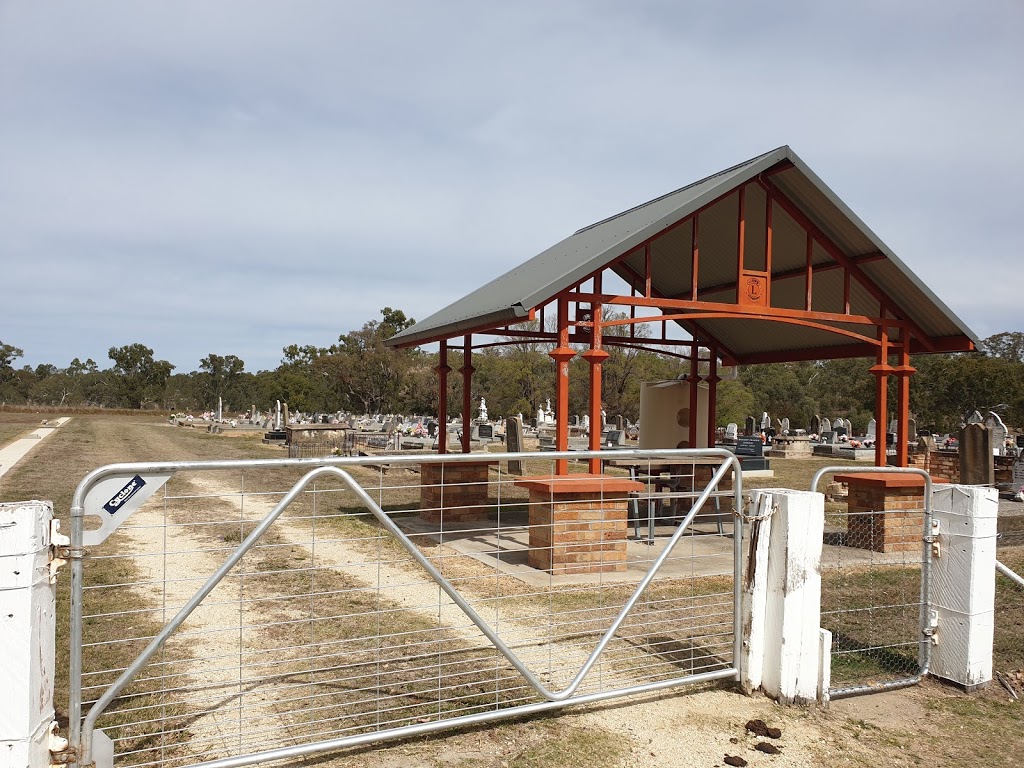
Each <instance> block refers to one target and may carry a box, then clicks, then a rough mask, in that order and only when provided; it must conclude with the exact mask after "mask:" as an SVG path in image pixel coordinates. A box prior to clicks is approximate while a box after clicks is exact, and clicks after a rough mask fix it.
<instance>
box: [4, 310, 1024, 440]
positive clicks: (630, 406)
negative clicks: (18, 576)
mask: <svg viewBox="0 0 1024 768" xmlns="http://www.w3.org/2000/svg"><path fill="white" fill-rule="evenodd" d="M380 314H381V318H380V319H379V320H370V321H368V322H366V323H365V324H364V325H363V326H362V327H361V328H359V329H357V330H354V331H350V332H349V333H344V334H341V335H340V336H339V337H338V341H337V343H335V344H332V345H331V346H329V347H316V346H311V345H299V344H292V345H289V346H287V347H285V348H284V349H283V350H282V358H281V362H280V364H279V365H278V366H277V368H275V369H273V370H264V371H258V372H250V371H247V370H246V369H245V361H244V360H242V359H241V358H239V357H238V356H236V355H232V354H223V355H222V354H217V353H213V352H211V353H209V354H208V355H207V356H206V357H203V358H202V359H201V360H200V361H199V365H198V368H197V369H196V370H195V371H191V372H188V373H184V372H176V371H175V366H173V365H172V364H171V363H169V362H168V361H166V360H159V359H157V358H156V357H155V354H154V351H153V350H152V349H151V348H149V347H147V346H146V345H145V344H142V343H134V344H128V345H126V346H123V347H111V348H110V350H109V352H108V358H109V365H108V366H107V367H105V368H101V367H100V365H99V364H98V363H97V362H96V361H94V360H92V359H86V360H85V361H82V360H80V359H79V358H75V359H74V360H72V361H71V362H70V363H69V364H68V365H67V366H66V367H63V368H60V367H58V366H56V365H52V364H43V365H38V366H36V367H35V368H32V367H31V366H27V365H26V366H22V367H20V368H18V367H16V366H15V363H16V361H17V360H18V359H19V358H20V357H22V356H23V354H24V352H23V350H21V349H19V348H17V347H15V346H13V345H11V344H5V343H3V342H2V341H0V403H3V404H8V405H25V406H45V407H57V408H60V407H64V408H75V407H89V408H128V409H153V410H164V411H171V412H197V411H198V412H201V411H205V410H211V409H213V408H215V407H216V404H217V400H218V398H223V401H224V404H225V414H228V413H243V412H245V411H247V410H248V409H249V407H250V404H255V405H256V406H257V408H260V409H266V408H268V407H269V406H270V404H271V403H273V402H274V401H275V400H282V401H285V402H287V403H288V404H289V406H290V407H291V408H292V409H293V410H299V411H304V412H324V413H328V412H334V411H339V410H340V411H349V412H354V413H374V414H376V413H403V414H414V413H418V414H436V413H437V411H438V393H437V383H436V382H437V378H436V373H435V368H436V367H437V365H438V355H437V353H431V352H425V351H423V350H418V349H407V350H396V349H393V348H391V347H389V346H387V344H386V341H387V339H389V338H390V337H391V336H393V335H395V334H396V333H398V332H400V331H402V330H404V329H405V328H407V327H409V326H410V325H412V324H413V323H414V322H415V321H414V320H413V319H412V318H410V317H406V315H405V313H404V312H402V311H401V310H398V309H392V308H391V307H385V308H384V309H382V310H381V312H380ZM610 330H618V331H619V332H622V327H621V326H620V327H618V328H617V329H610ZM507 341H508V342H509V343H508V344H507V345H506V346H499V347H490V348H486V349H483V350H479V351H476V352H474V354H473V367H474V368H475V369H476V372H475V374H474V377H473V397H474V400H475V401H478V399H479V398H480V397H481V396H483V397H486V398H487V403H488V410H489V412H490V413H491V414H492V415H493V416H514V415H516V414H517V413H522V414H524V415H525V416H527V417H529V416H530V415H531V414H534V413H536V411H537V409H538V408H539V407H541V406H543V405H544V404H545V401H546V400H547V399H548V398H552V399H553V398H554V394H555V366H554V363H553V361H552V360H551V358H550V357H548V355H547V352H548V348H547V345H544V344H538V343H533V342H527V341H522V342H520V341H517V340H513V339H509V340H507ZM606 351H607V352H609V354H610V356H609V358H608V359H607V360H606V361H605V363H604V366H603V378H602V393H603V397H604V403H603V405H604V408H605V410H606V411H607V413H608V414H609V415H610V416H611V415H616V414H622V415H623V416H624V417H626V418H627V419H630V420H634V421H635V420H636V419H637V418H638V417H639V410H640V383H641V382H644V381H658V380H664V379H673V378H677V377H679V376H683V375H686V374H687V373H688V368H689V364H688V363H687V362H686V361H684V360H680V359H679V358H676V357H672V356H668V355H660V354H657V353H655V352H649V351H645V350H639V349H634V348H630V347H619V346H608V347H607V348H606ZM676 351H681V350H676ZM911 362H912V365H913V366H914V367H915V368H916V369H917V373H916V374H915V375H914V376H913V377H912V379H911V387H910V406H911V411H912V413H913V414H914V415H915V417H916V418H917V420H918V426H919V428H924V427H931V428H932V429H934V430H936V431H941V432H947V431H953V430H955V429H957V428H958V426H959V424H960V420H961V418H962V417H963V415H964V413H966V412H969V411H971V410H974V409H978V410H980V411H982V412H983V413H984V412H985V411H987V410H995V411H997V412H998V413H999V414H1000V415H1001V416H1002V417H1003V420H1004V421H1005V422H1007V423H1008V424H1014V425H1022V424H1024V333H1021V332H1004V333H999V334H996V335H994V336H991V337H989V338H987V339H985V340H984V342H982V344H981V345H980V349H979V351H978V352H974V353H969V354H938V355H915V356H914V357H912V359H911ZM872 364H873V361H869V360H866V359H846V360H826V361H813V362H799V363H775V364H769V365H757V366H746V367H742V368H741V369H740V370H739V371H736V372H733V371H731V370H730V369H729V368H725V369H723V370H722V371H721V372H720V375H722V376H723V378H724V380H723V381H721V382H720V383H719V385H718V423H719V424H720V425H722V424H726V423H728V422H736V423H737V424H742V423H743V420H744V419H745V418H746V417H747V416H751V415H755V414H760V413H761V412H762V411H767V412H768V413H769V414H770V415H771V416H772V417H773V418H783V417H788V418H789V419H790V420H791V422H792V424H793V426H794V427H799V426H806V424H807V422H808V421H809V420H810V417H811V416H812V415H813V414H815V413H817V414H820V415H821V416H828V417H829V418H834V417H836V416H842V417H844V418H848V419H850V420H851V421H852V422H853V424H854V428H855V429H858V430H863V429H864V428H865V427H866V426H867V422H868V420H869V419H871V417H872V413H873V410H874V399H875V382H874V378H873V376H872V375H871V374H870V373H869V372H868V369H869V368H870V367H871V365H872ZM448 365H449V366H450V367H451V368H452V369H453V370H454V371H457V370H458V369H459V368H460V367H461V365H462V356H461V353H460V352H458V351H454V350H452V351H449V353H448ZM895 389H896V388H895V386H891V387H890V397H891V398H892V401H891V403H890V411H894V410H895V405H896V404H895V397H896V392H895ZM588 393H589V370H588V365H587V363H586V362H585V361H584V360H582V359H581V358H579V357H577V358H576V359H574V360H573V362H572V363H571V368H570V391H569V407H570V411H571V412H572V413H579V414H583V413H586V412H587V410H588V406H587V398H588ZM447 398H448V412H449V413H451V414H455V413H459V412H460V411H461V403H462V377H461V376H459V375H458V374H457V373H453V374H452V375H450V376H449V388H448V393H447Z"/></svg>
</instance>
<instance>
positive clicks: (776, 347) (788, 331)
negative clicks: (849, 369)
mask: <svg viewBox="0 0 1024 768" xmlns="http://www.w3.org/2000/svg"><path fill="white" fill-rule="evenodd" d="M700 324H701V325H702V326H703V327H704V328H705V329H707V332H708V333H710V334H711V335H712V336H714V337H715V338H716V339H718V340H719V341H720V342H721V343H722V344H723V345H724V346H725V347H726V348H727V349H730V350H731V351H733V352H735V353H736V354H737V355H739V356H740V357H741V358H742V357H743V355H744V354H754V353H757V354H771V353H775V352H785V351H789V350H801V349H815V348H818V347H829V346H835V347H841V346H852V345H856V344H860V343H862V342H860V341H858V340H857V339H852V338H849V337H844V336H837V335H836V334H834V333H830V332H829V331H820V330H818V329H816V328H807V327H804V326H799V325H791V324H788V323H780V322H775V321H772V320H768V319H762V318H744V319H742V320H739V319H735V320H734V319H722V320H701V321H700ZM845 325H848V324H845ZM848 327H850V328H852V329H853V330H854V332H855V333H862V334H863V333H864V332H865V326H848ZM837 356H841V355H837Z"/></svg>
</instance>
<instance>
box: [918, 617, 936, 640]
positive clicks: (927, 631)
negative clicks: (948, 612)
mask: <svg viewBox="0 0 1024 768" xmlns="http://www.w3.org/2000/svg"><path fill="white" fill-rule="evenodd" d="M921 634H922V635H924V636H925V637H927V638H928V639H929V640H931V641H932V645H938V644H939V612H938V611H929V612H928V626H926V627H924V628H922V630H921Z"/></svg>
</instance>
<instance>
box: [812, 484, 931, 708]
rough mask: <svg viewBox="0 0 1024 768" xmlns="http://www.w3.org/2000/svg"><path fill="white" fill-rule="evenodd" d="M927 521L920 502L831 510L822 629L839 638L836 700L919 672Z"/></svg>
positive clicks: (835, 640)
mask: <svg viewBox="0 0 1024 768" xmlns="http://www.w3.org/2000/svg"><path fill="white" fill-rule="evenodd" d="M904 506H906V507H910V506H912V505H911V504H905V505H904ZM923 521H924V510H923V505H920V504H919V505H918V508H917V509H913V508H904V509H901V510H880V511H875V510H870V509H861V508H858V506H857V500H856V499H854V498H852V497H851V499H850V501H849V503H848V504H847V505H839V504H830V505H829V506H828V507H827V508H826V515H825V546H824V548H823V551H822V587H821V591H822V596H821V625H822V627H823V628H824V629H827V630H829V631H831V633H832V659H831V664H832V666H831V695H832V697H833V698H836V697H838V696H841V695H843V694H844V693H848V692H853V691H858V692H860V691H862V690H867V689H871V688H883V687H887V686H890V685H894V684H897V683H900V682H901V681H905V680H908V679H912V678H915V677H916V676H918V675H919V674H920V672H921V662H920V659H919V650H920V642H921V632H922V593H921V580H922V578H923V577H924V576H923V569H922V567H921V565H922V535H923Z"/></svg>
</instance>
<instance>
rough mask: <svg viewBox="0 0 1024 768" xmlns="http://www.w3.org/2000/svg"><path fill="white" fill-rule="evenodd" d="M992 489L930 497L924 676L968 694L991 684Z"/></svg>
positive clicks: (946, 490) (945, 490)
mask: <svg viewBox="0 0 1024 768" xmlns="http://www.w3.org/2000/svg"><path fill="white" fill-rule="evenodd" d="M998 514H999V496H998V492H997V491H996V489H995V488H985V487H981V486H966V485H944V486H938V487H936V488H935V490H934V491H933V492H932V521H933V523H932V525H933V531H932V533H933V535H936V534H937V542H938V549H937V552H936V550H934V549H933V552H932V564H931V567H932V587H931V607H932V609H933V610H934V611H935V612H936V614H937V619H938V627H937V630H936V634H935V640H936V645H935V647H934V648H933V649H932V656H931V668H930V670H929V671H930V672H931V674H932V675H934V676H935V677H939V678H942V679H944V680H948V681H950V682H953V683H956V684H957V685H960V686H963V687H964V688H966V689H967V690H973V689H974V688H979V687H981V686H984V685H986V684H987V683H988V682H989V681H991V680H992V641H993V631H994V627H995V591H996V586H995V568H996V524H997V518H998Z"/></svg>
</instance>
